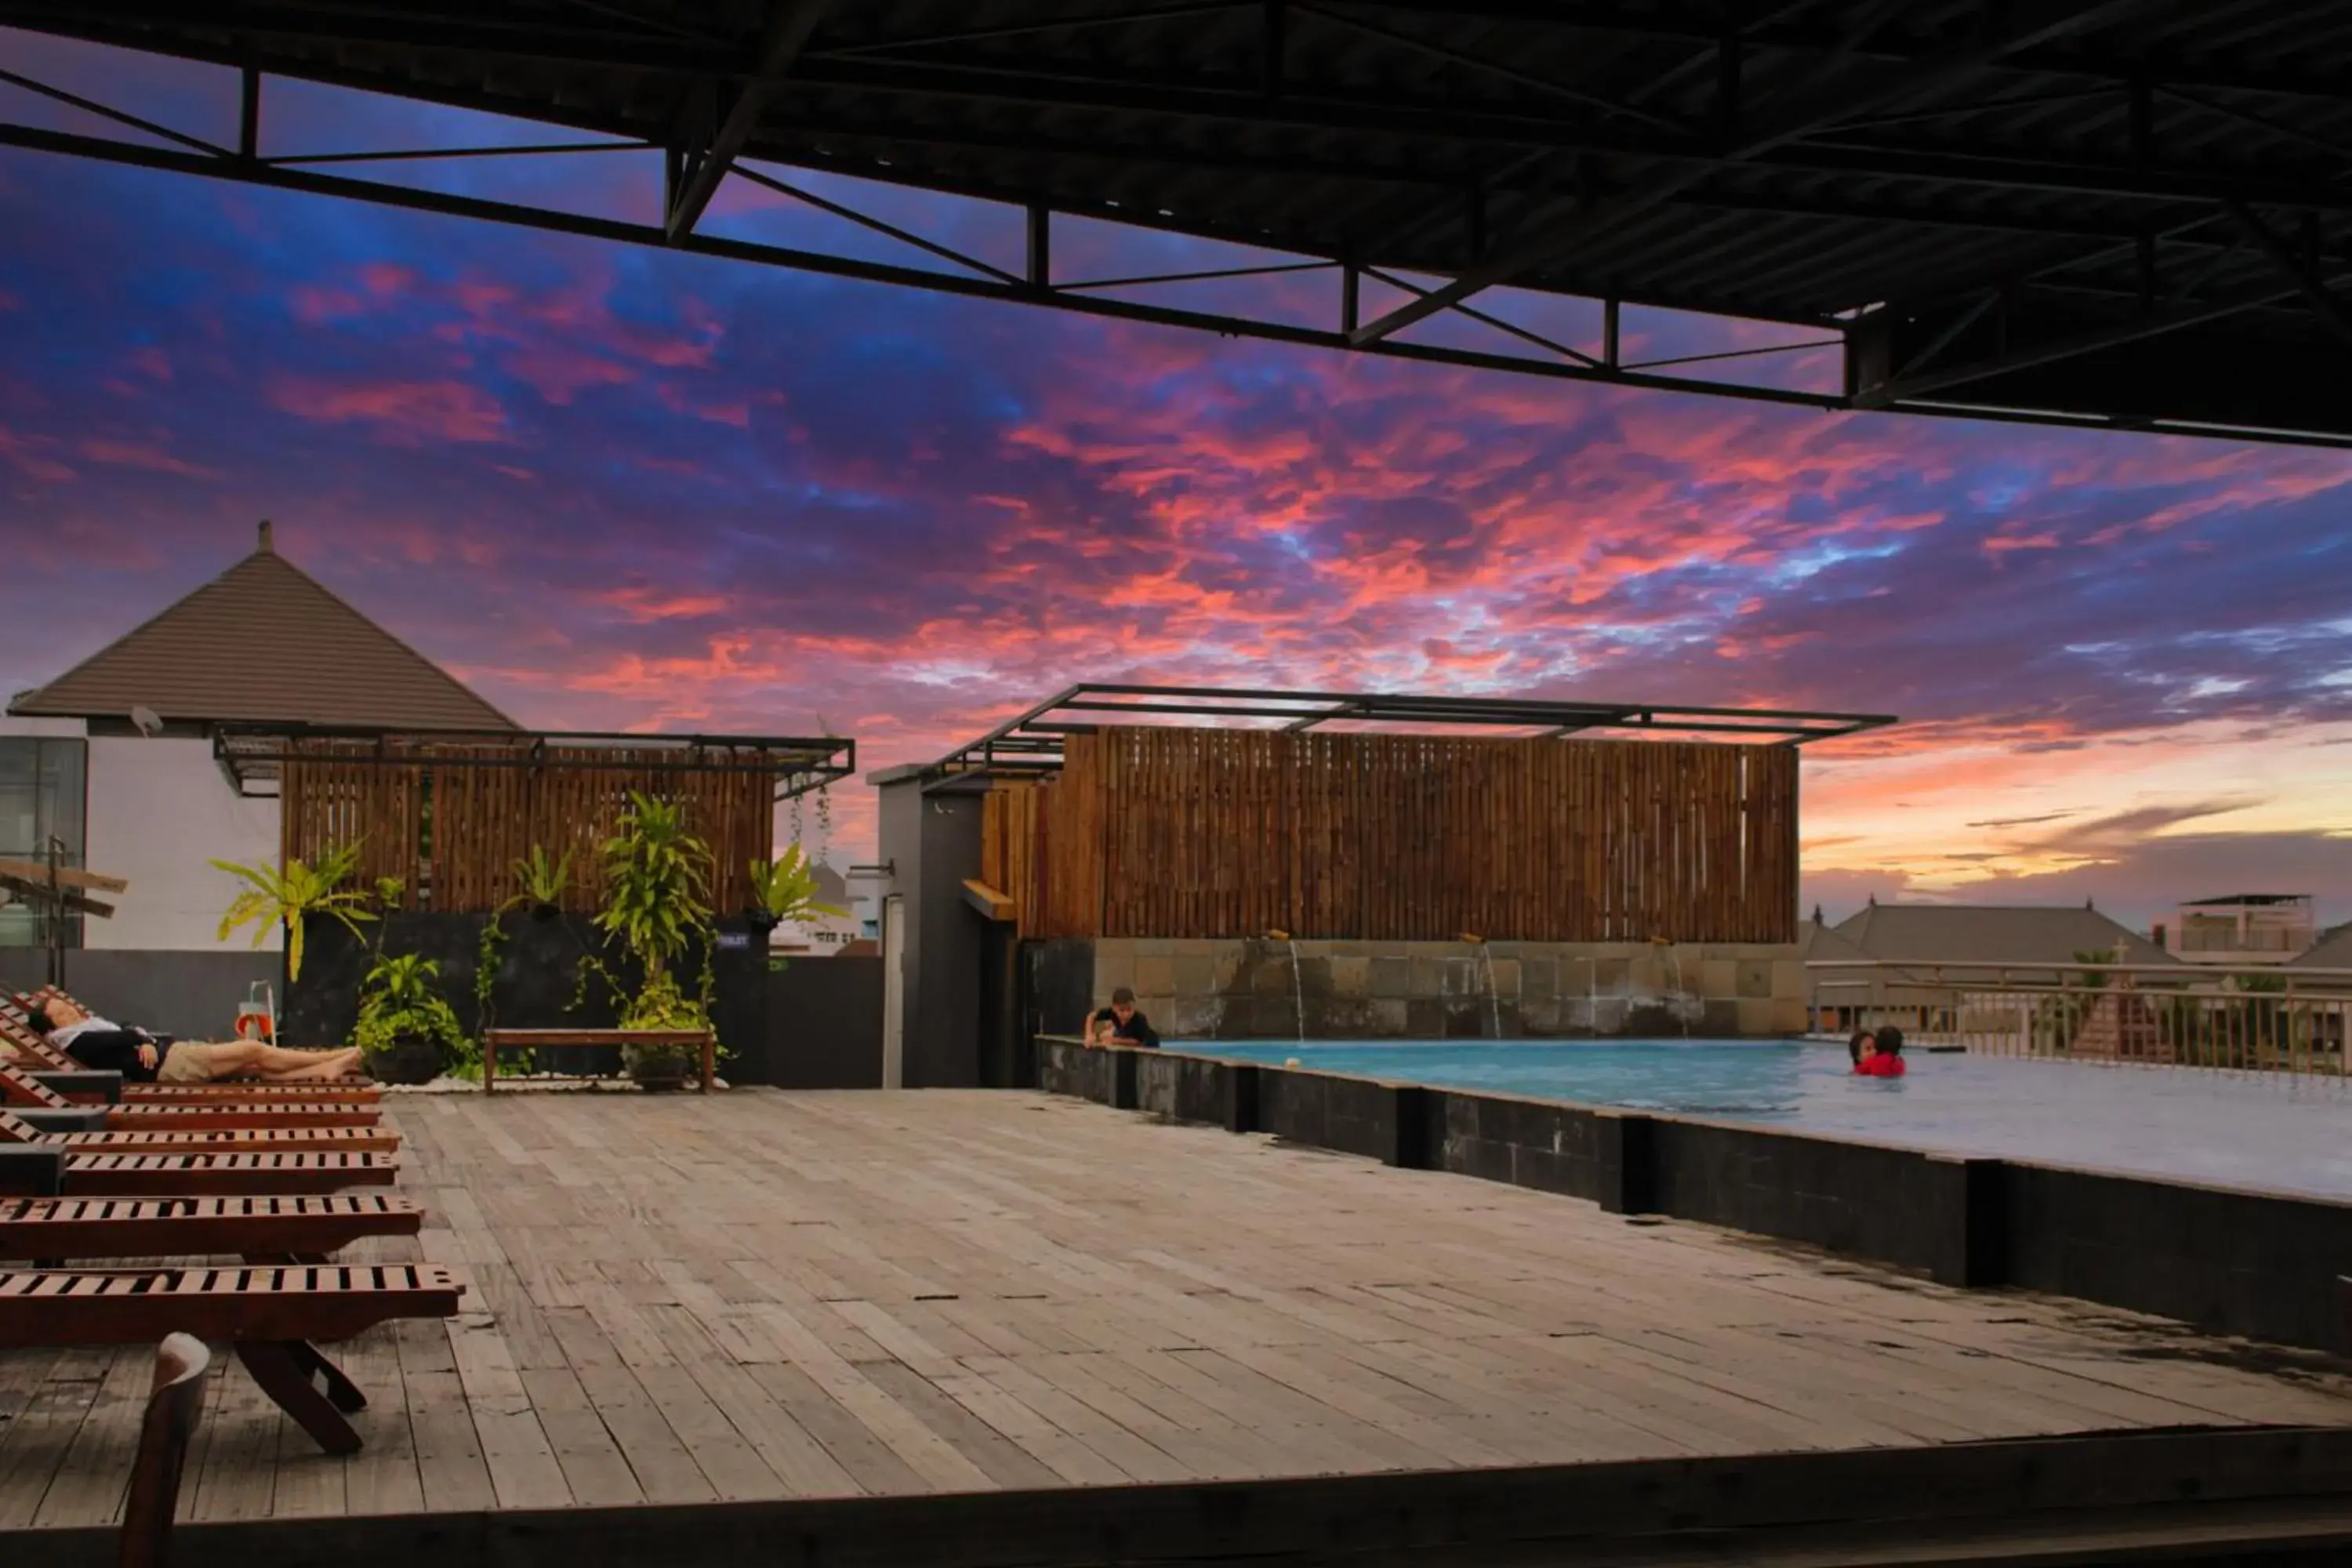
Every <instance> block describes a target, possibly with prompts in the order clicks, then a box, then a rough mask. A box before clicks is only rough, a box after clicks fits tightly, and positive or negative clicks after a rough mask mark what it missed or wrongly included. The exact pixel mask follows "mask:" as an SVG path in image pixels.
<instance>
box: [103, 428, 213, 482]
mask: <svg viewBox="0 0 2352 1568" xmlns="http://www.w3.org/2000/svg"><path fill="white" fill-rule="evenodd" d="M74 450H75V452H76V454H77V455H79V456H80V457H82V458H87V459H89V461H90V462H93V463H103V464H105V465H107V466H108V467H110V468H144V469H146V470H147V471H148V472H150V473H155V474H177V475H179V476H180V477H181V478H183V479H218V478H220V471H219V470H218V469H217V468H205V467H204V466H203V465H202V464H200V463H191V462H189V461H188V460H187V459H186V458H175V457H173V455H172V454H171V453H169V452H166V451H164V450H163V448H162V447H151V446H143V445H141V444H140V443H138V442H135V441H108V440H103V439H100V438H99V437H88V438H86V439H84V440H82V441H81V442H79V444H77V445H76V447H75V448H74Z"/></svg>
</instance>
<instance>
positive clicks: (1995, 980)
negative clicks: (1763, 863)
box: [1807, 960, 2352, 1081]
mask: <svg viewBox="0 0 2352 1568" xmlns="http://www.w3.org/2000/svg"><path fill="white" fill-rule="evenodd" d="M1807 968H1808V969H1809V970H1810V971H1811V979H1812V994H1813V1006H1814V1010H1815V1018H1816V1024H1817V1026H1819V1027H1821V1028H1823V1029H1831V1030H1843V1029H1849V1028H1857V1027H1866V1028H1875V1027H1877V1026H1880V1025H1882V1024H1894V1025H1895V1026H1898V1027H1899V1028H1901V1029H1902V1030H1903V1032H1904V1034H1905V1036H1906V1038H1907V1039H1910V1040H1913V1041H1916V1042H1917V1043H1918V1044H1920V1045H1922V1046H1924V1047H1927V1048H1930V1049H1959V1050H1965V1051H1968V1052H1969V1053H1971V1054H1977V1055H1985V1056H2002V1057H2025V1058H2051V1059H2060V1060H2072V1061H2091V1062H2105V1063H2136V1064H2141V1065H2147V1066H2166V1067H2183V1068H2207V1069H2216V1070H2224V1071H2233V1072H2259V1073H2277V1074H2287V1075H2294V1076H2296V1077H2315V1078H2325V1079H2336V1080H2339V1081H2344V1080H2346V1053H2345V1042H2346V1039H2347V1034H2352V969H2295V970H2281V969H2255V970H2250V971H2244V972H2234V973H2233V972H2231V971H2227V970H2219V969H2216V968H2214V967H2212V966H2211V965H2208V964H2181V963H2168V964H2152V963H2100V964H2073V965H2068V966H2066V967H2064V968H2056V967H2051V966H2042V967H2035V966H2032V965H2025V964H1989V963H1933V962H1929V963H1887V962H1881V961H1873V962H1863V961H1856V960H1841V961H1830V962H1822V963H1811V964H1808V965H1807Z"/></svg>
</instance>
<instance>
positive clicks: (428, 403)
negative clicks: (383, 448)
mask: <svg viewBox="0 0 2352 1568" xmlns="http://www.w3.org/2000/svg"><path fill="white" fill-rule="evenodd" d="M269 401H270V403H271V404H272V405H274V406H276V407H277V408H278V409H280V410H282V411H283V412H285V413H288V414H291V415H293V416H296V417H298V418H301V419H310V420H317V421H320V422H321V423H325V424H362V425H368V426H373V427H374V428H375V430H376V431H377V433H378V434H379V436H381V437H383V439H385V440H388V441H391V442H394V444H396V445H400V446H418V445H421V444H423V443H424V442H425V441H506V440H509V439H511V438H512V437H510V435H509V430H508V426H507V416H506V410H505V409H503V408H501V407H500V406H499V402H498V399H496V398H494V397H492V396H491V395H489V394H488V393H487V392H485V391H483V390H482V389H481V388H480V387H478V386H468V385H467V384H465V383H464V382H460V381H379V382H330V381H322V380H318V379H315V378H311V377H304V376H282V377H280V378H278V380H276V381H274V382H272V383H271V384H270V386H269Z"/></svg>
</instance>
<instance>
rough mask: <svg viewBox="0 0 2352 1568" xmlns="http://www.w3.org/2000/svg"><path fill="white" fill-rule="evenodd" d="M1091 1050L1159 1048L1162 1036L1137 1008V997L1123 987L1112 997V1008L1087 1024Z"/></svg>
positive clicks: (1090, 1019) (1110, 1006) (1096, 1015)
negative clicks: (1106, 1047)
mask: <svg viewBox="0 0 2352 1568" xmlns="http://www.w3.org/2000/svg"><path fill="white" fill-rule="evenodd" d="M1087 1045H1089V1046H1112V1045H1118V1046H1140V1047H1143V1048H1144V1049H1145V1050H1158V1049H1159V1048H1160V1032H1159V1031H1158V1030H1156V1029H1154V1028H1153V1027H1152V1026H1151V1020H1150V1019H1149V1018H1147V1017H1145V1016H1143V1015H1142V1014H1141V1013H1139V1012H1137V1011H1136V1008H1135V993H1134V992H1132V991H1130V990H1129V989H1128V988H1127V987H1126V986H1124V985H1122V986H1120V987H1119V988H1118V990H1116V991H1113V992H1112V993H1111V994H1110V1005H1109V1006H1108V1007H1105V1008H1103V1009H1102V1010H1101V1011H1099V1012H1097V1014H1095V1016H1093V1017H1091V1018H1089V1019H1087Z"/></svg>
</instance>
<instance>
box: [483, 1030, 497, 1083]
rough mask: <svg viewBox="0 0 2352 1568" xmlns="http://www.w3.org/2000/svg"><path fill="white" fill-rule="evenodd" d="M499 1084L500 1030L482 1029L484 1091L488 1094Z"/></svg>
mask: <svg viewBox="0 0 2352 1568" xmlns="http://www.w3.org/2000/svg"><path fill="white" fill-rule="evenodd" d="M498 1086H499V1032H498V1031H497V1030H496V1029H484V1030H483V1031H482V1092H483V1093H484V1094H488V1093H490V1092H491V1091H492V1090H494V1089H497V1088H498Z"/></svg>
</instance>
